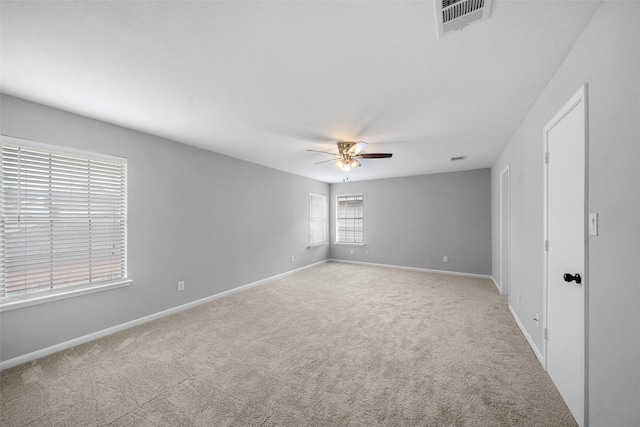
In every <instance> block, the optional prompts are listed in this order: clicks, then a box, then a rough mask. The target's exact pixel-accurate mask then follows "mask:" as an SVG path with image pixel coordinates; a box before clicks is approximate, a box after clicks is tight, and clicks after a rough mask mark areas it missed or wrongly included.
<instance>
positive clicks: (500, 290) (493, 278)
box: [491, 276, 502, 295]
mask: <svg viewBox="0 0 640 427" xmlns="http://www.w3.org/2000/svg"><path fill="white" fill-rule="evenodd" d="M491 280H493V284H494V285H496V288H497V289H498V292H499V293H500V295H502V286H500V285H498V282H496V279H495V277H493V276H491Z"/></svg>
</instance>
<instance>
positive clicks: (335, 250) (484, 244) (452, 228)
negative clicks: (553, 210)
mask: <svg viewBox="0 0 640 427" xmlns="http://www.w3.org/2000/svg"><path fill="white" fill-rule="evenodd" d="M352 193H363V194H364V216H365V218H364V242H365V245H364V246H355V245H337V244H335V243H332V244H331V258H334V259H343V260H351V261H361V262H372V263H380V264H390V265H400V266H407V267H418V268H427V269H435V270H446V271H453V272H459V273H473V274H486V275H490V274H491V170H490V169H478V170H471V171H464V172H448V173H439V174H432V175H421V176H412V177H406V178H391V179H380V180H373V181H361V182H350V183H340V184H332V185H331V224H334V223H335V197H336V196H337V195H340V194H352ZM331 241H332V242H335V230H332V235H331ZM351 249H353V252H354V253H353V254H351V253H350V250H351ZM366 251H369V254H368V255H366ZM444 255H447V256H448V257H449V262H448V263H445V262H443V261H442V257H443V256H444Z"/></svg>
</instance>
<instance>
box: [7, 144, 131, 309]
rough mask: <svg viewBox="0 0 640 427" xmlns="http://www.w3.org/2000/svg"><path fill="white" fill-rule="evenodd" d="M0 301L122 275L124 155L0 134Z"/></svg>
mask: <svg viewBox="0 0 640 427" xmlns="http://www.w3.org/2000/svg"><path fill="white" fill-rule="evenodd" d="M0 163H1V164H2V171H1V173H0V179H1V191H0V214H1V221H0V301H1V302H2V303H7V302H12V301H15V300H16V299H18V300H24V299H27V298H32V297H42V296H47V295H51V294H56V295H58V294H60V293H61V292H68V291H70V290H78V289H80V288H79V287H82V288H87V287H98V286H99V285H107V284H114V283H116V282H118V281H120V283H123V282H128V281H127V280H126V276H127V263H126V259H127V257H126V250H127V244H126V235H127V193H126V179H127V163H126V159H122V158H118V157H110V156H102V155H94V154H88V153H81V152H78V151H66V152H65V151H61V150H60V149H59V148H57V147H52V146H46V145H43V144H36V143H31V142H29V141H24V140H19V139H16V138H8V137H4V136H3V137H2V144H1V150H0Z"/></svg>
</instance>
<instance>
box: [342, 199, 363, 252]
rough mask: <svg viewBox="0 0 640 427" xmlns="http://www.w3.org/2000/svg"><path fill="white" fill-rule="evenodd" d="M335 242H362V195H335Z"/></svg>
mask: <svg viewBox="0 0 640 427" xmlns="http://www.w3.org/2000/svg"><path fill="white" fill-rule="evenodd" d="M336 242H337V243H359V244H361V243H364V195H362V194H352V195H345V196H337V197H336Z"/></svg>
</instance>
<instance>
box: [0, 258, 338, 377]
mask: <svg viewBox="0 0 640 427" xmlns="http://www.w3.org/2000/svg"><path fill="white" fill-rule="evenodd" d="M325 262H327V260H322V261H320V262H316V263H313V264H309V265H305V266H304V267H300V268H296V269H295V270H290V271H286V272H284V273H281V274H277V275H275V276H271V277H268V278H266V279H262V280H258V281H256V282H252V283H249V284H246V285H243V286H240V287H237V288H233V289H229V290H228V291H224V292H220V293H218V294H215V295H211V296H208V297H205V298H201V299H199V300H196V301H191V302H189V303H186V304H183V305H179V306H177V307H172V308H169V309H167V310H163V311H160V312H158V313H153V314H150V315H148V316H144V317H140V318H139V319H135V320H131V321H129V322H125V323H121V324H119V325H116V326H112V327H110V328H107V329H102V330H100V331H97V332H93V333H91V334H88V335H84V336H81V337H78V338H74V339H72V340H69V341H65V342H62V343H60V344H55V345H52V346H50V347H47V348H43V349H40V350H36V351H33V352H31V353H27V354H24V355H22V356H18V357H14V358H13V359H8V360H5V361H2V362H0V371H3V370H5V369H9V368H12V367H14V366H18V365H21V364H23V363H27V362H31V361H32V360H36V359H40V358H41V357H45V356H48V355H50V354H53V353H57V352H59V351H62V350H66V349H68V348H71V347H75V346H77V345H80V344H84V343H87V342H89V341H93V340H95V339H98V338H102V337H106V336H107V335H111V334H115V333H116V332H120V331H124V330H125V329H129V328H132V327H134V326H138V325H141V324H143V323H146V322H150V321H152V320H156V319H160V318H162V317H165V316H169V315H171V314H175V313H179V312H181V311H184V310H187V309H189V308H192V307H195V306H197V305H200V304H204V303H207V302H210V301H213V300H216V299H219V298H223V297H226V296H229V295H232V294H235V293H237V292H242V291H246V290H247V289H249V288H253V287H255V286H259V285H263V284H265V283H267V282H270V281H272V280H275V279H279V278H282V277H285V276H288V275H290V274H293V273H295V272H298V271H301V270H306V269H307V268H311V267H314V266H316V265H319V264H324V263H325Z"/></svg>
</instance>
